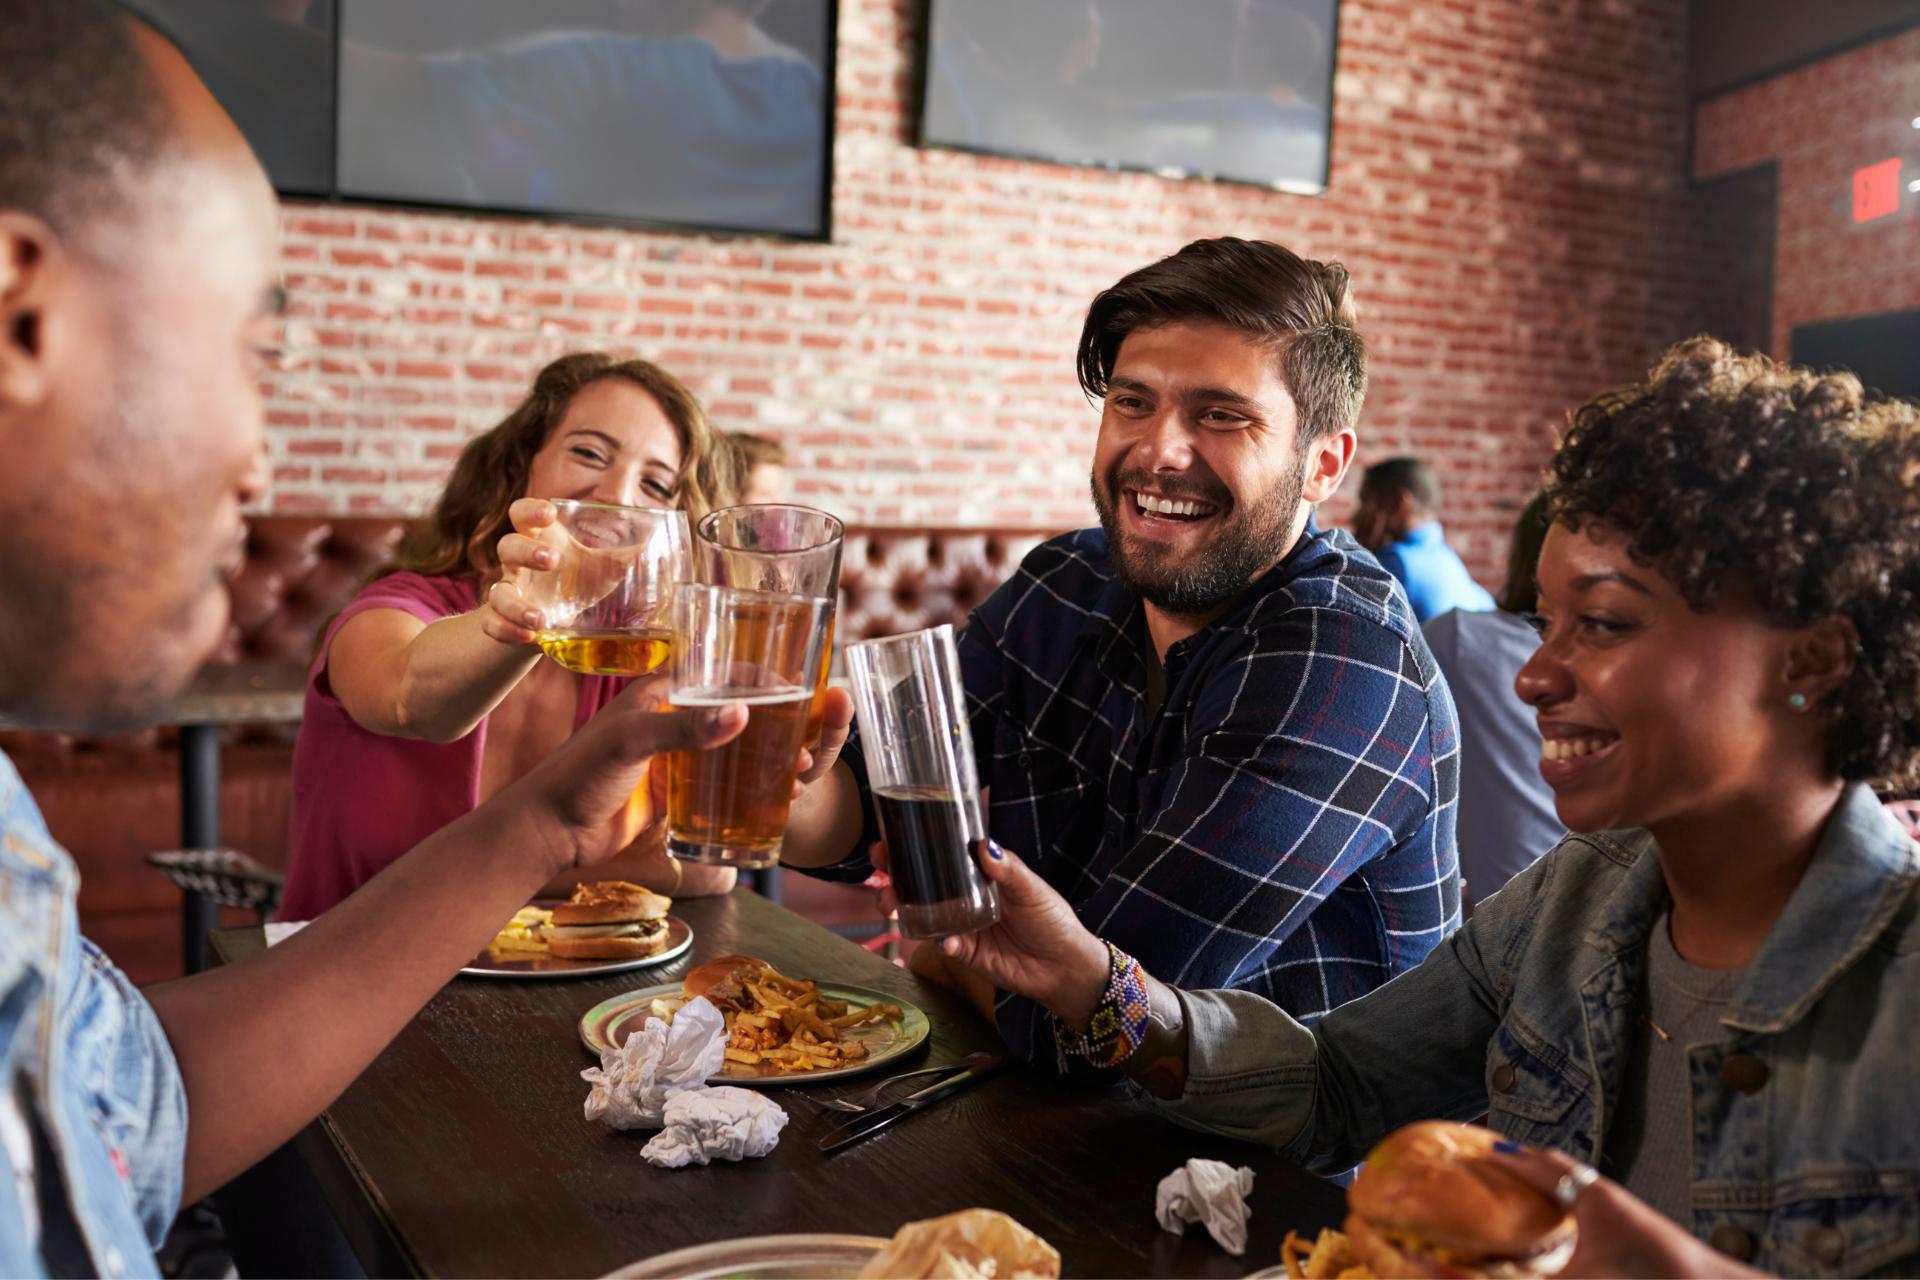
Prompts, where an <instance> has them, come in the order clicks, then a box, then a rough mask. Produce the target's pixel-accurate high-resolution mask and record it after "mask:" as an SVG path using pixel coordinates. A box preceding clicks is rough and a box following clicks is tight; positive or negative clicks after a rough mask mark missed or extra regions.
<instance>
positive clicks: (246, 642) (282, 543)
mask: <svg viewBox="0 0 1920 1280" xmlns="http://www.w3.org/2000/svg"><path fill="white" fill-rule="evenodd" d="M405 528H406V525H405V522H404V521H401V520H397V519H391V518H376V517H359V516H356V517H337V518H327V517H311V516H256V517H254V518H253V519H252V520H251V521H250V523H249V527H248V538H247V557H246V564H245V567H244V568H243V569H242V570H241V572H240V574H239V575H238V577H237V578H236V579H235V580H234V583H233V587H232V594H233V620H232V623H231V625H230V626H229V627H228V630H227V635H226V638H225V640H224V641H223V642H222V644H221V647H220V650H219V653H218V654H217V655H216V659H215V660H216V661H222V662H235V661H244V660H283V661H284V660H294V661H301V660H305V659H306V658H307V657H308V656H309V655H310V653H311V652H312V647H313V642H314V638H315V636H316V635H317V634H318V632H319V630H320V626H321V624H322V623H323V622H324V621H325V620H326V619H327V618H329V617H331V616H332V615H333V614H334V612H335V611H336V610H338V609H339V608H340V607H341V606H342V605H344V604H345V603H346V602H347V600H348V599H350V598H351V597H352V595H353V592H354V590H355V588H356V587H357V586H358V585H359V584H360V583H361V582H362V581H363V580H364V579H365V577H366V575H367V574H368V573H369V572H371V571H372V570H373V569H374V568H375V567H376V566H377V565H379V564H380V563H382V562H383V561H384V560H386V559H387V558H388V556H390V555H391V554H392V551H393V549H394V547H395V546H396V545H397V544H398V542H399V540H400V536H401V534H402V533H403V532H404V531H405ZM1047 536H1049V534H1048V533H1047V532H1043V531H1040V530H1017V531H1011V532H997V531H982V530H956V529H858V528H852V529H849V530H848V532H847V545H846V548H845V552H844V554H843V556H842V565H841V582H840V589H841V600H840V621H839V623H838V625H837V628H836V639H837V640H838V641H840V642H841V643H845V642H846V641H848V640H860V639H867V638H870V637H873V636H882V635H894V634H897V633H899V632H902V631H911V630H915V629H917V628H920V627H928V626H934V625H937V624H938V623H941V622H952V623H955V624H956V625H958V624H960V623H962V622H964V621H965V619H966V616H967V613H968V612H969V611H970V610H972V608H973V607H974V606H975V605H977V604H979V603H980V602H981V601H982V600H984V599H986V597H987V596H988V595H989V594H991V593H992V591H993V589H994V588H995V587H997V586H998V585H999V584H1000V583H1001V582H1002V581H1003V580H1004V579H1005V578H1006V577H1007V576H1008V575H1009V574H1010V573H1011V572H1012V571H1013V569H1014V568H1015V567H1016V566H1017V565H1018V564H1019V563H1020V560H1021V558H1022V557H1024V556H1025V555H1026V553H1027V552H1028V551H1030V550H1032V549H1033V547H1035V546H1036V545H1038V544H1039V543H1040V542H1041V541H1042V540H1043V539H1044V538H1046V537H1047ZM294 733H295V729H294V726H291V725H244V726H237V727H235V728H233V729H230V730H225V731H223V735H222V741H223V743H224V749H223V754H222V756H221V784H220V827H221V836H222V841H223V843H225V844H227V845H228V846H230V847H232V848H236V849H240V850H243V851H245V852H246V853H249V854H251V855H252V856H253V857H255V858H258V859H259V860H260V861H262V862H264V863H266V864H267V865H269V866H274V867H278V866H282V865H284V863H285V861H286V834H287V818H288V810H289V806H290V804H291V798H292V797H291V785H290V781H289V778H290V770H291V767H292V760H293V738H294ZM177 736H178V735H177V734H176V732H175V731H174V730H173V729H171V728H170V727H165V726H163V727H160V728H155V729H147V730H143V731H141V732H138V733H128V734H116V735H112V736H103V737H88V736H83V735H75V734H46V733H28V732H23V731H19V730H0V750H4V751H5V752H6V753H7V754H8V755H9V756H10V757H12V759H13V762H14V765H15V766H16V767H17V768H18V769H19V770H20V774H21V776H22V777H23V778H24V779H25V780H26V784H27V787H28V789H29V790H30V791H31V792H32V793H33V796H34V798H35V800H37V801H38V802H39V805H40V808H41V811H42V812H43V813H44V814H45V815H46V818H47V825H48V826H49V827H50V828H51V830H52V831H53V834H54V837H55V838H56V839H58V840H59V841H60V842H61V843H62V844H63V845H65V846H66V848H67V849H68V850H69V851H70V852H71V853H72V854H73V857H74V860H75V862H76V863H78V865H79V867H80V874H81V889H80V914H81V921H82V928H83V929H84V930H85V931H86V933H87V934H88V936H89V937H91V938H93V940H94V941H95V942H97V943H99V944H100V945H101V946H102V947H104V948H105V949H106V951H107V953H108V954H109V955H111V956H112V957H113V958H114V959H115V960H116V961H117V962H119V963H120V964H121V966H122V967H124V968H125V969H126V970H127V971H128V973H130V974H131V975H132V976H133V978H134V980H135V981H136V982H150V981H156V980H158V979H161V978H165V977H171V976H174V975H175V974H177V973H178V972H179V970H180V940H179V929H180V893H179V891H178V890H177V889H175V888H174V887H173V886H172V885H171V884H169V883H168V882H167V881H166V879H165V878H164V877H162V876H161V875H160V874H159V873H158V872H156V871H154V870H153V869H151V868H150V867H148V866H146V865H145V862H144V859H145V857H146V855H148V854H149V853H153V852H156V851H158V850H163V849H172V848H175V847H177V846H178V844H179V842H180V781H179V753H178V750H177V746H176V742H177ZM791 879H797V877H795V878H790V880H791ZM251 922H252V917H251V916H250V915H247V914H245V913H234V914H232V915H231V917H230V918H229V923H234V924H241V923H251Z"/></svg>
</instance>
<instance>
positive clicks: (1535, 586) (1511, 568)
mask: <svg viewBox="0 0 1920 1280" xmlns="http://www.w3.org/2000/svg"><path fill="white" fill-rule="evenodd" d="M1550 525H1551V522H1550V521H1549V520H1548V519H1547V491H1546V490H1545V489H1542V490H1541V491H1540V492H1539V493H1536V494H1534V495H1533V501H1531V502H1529V503H1527V508H1526V510H1524V511H1522V512H1521V513H1520V519H1519V520H1517V521H1515V522H1514V526H1513V541H1512V542H1511V543H1510V544H1508V546H1507V582H1506V585H1505V586H1503V587H1501V588H1500V598H1499V599H1498V600H1496V601H1495V602H1494V603H1496V604H1498V605H1499V606H1500V607H1501V608H1502V609H1505V610H1506V611H1507V612H1508V613H1532V612H1533V610H1534V606H1535V605H1536V604H1537V603H1538V601H1539V597H1540V578H1539V573H1540V548H1541V546H1542V544H1544V543H1545V542H1546V540H1547V529H1548V528H1549V527H1550Z"/></svg>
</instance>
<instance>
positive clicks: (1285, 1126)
mask: <svg viewBox="0 0 1920 1280" xmlns="http://www.w3.org/2000/svg"><path fill="white" fill-rule="evenodd" d="M1544 863H1545V860H1543V862H1542V863H1536V864H1535V865H1534V867H1532V868H1531V869H1529V870H1528V871H1526V872H1523V873H1522V874H1521V876H1519V877H1517V878H1516V879H1515V880H1514V881H1512V882H1510V883H1509V884H1508V885H1507V886H1506V888H1504V889H1502V890H1501V891H1500V892H1499V893H1497V894H1494V895H1493V896H1492V897H1490V898H1488V899H1487V900H1486V901H1485V902H1483V903H1481V904H1480V906H1479V907H1478V908H1476V909H1475V911H1474V914H1473V918H1472V919H1471V920H1469V921H1468V922H1467V923H1466V925H1465V926H1464V927H1462V928H1461V929H1459V930H1457V931H1456V932H1455V933H1454V934H1453V935H1452V936H1451V937H1450V938H1448V939H1447V940H1446V941H1445V942H1443V943H1441V944H1440V946H1439V947H1438V948H1437V949H1435V950H1434V952H1433V953H1432V954H1431V955H1430V956H1428V957H1427V959H1426V960H1425V961H1424V962H1422V963H1421V964H1420V965H1419V966H1417V967H1416V968H1414V969H1411V970H1409V971H1408V972H1406V973H1403V974H1401V975H1400V976H1399V977H1397V978H1395V979H1394V980H1393V981H1391V982H1389V983H1387V984H1386V985H1385V986H1383V987H1381V988H1380V989H1379V990H1377V991H1374V992H1372V993H1370V994H1368V995H1365V996H1362V997H1361V998H1360V999H1358V1000H1355V1001H1353V1002H1351V1003H1349V1004H1346V1005H1343V1006H1341V1007H1340V1008H1338V1009H1336V1010H1334V1011H1333V1012H1332V1013H1330V1014H1328V1015H1327V1016H1326V1017H1325V1018H1323V1019H1321V1020H1320V1022H1319V1023H1318V1025H1316V1026H1315V1027H1314V1028H1313V1029H1311V1030H1309V1029H1308V1028H1306V1027H1305V1026H1303V1025H1301V1024H1300V1023H1299V1022H1297V1021H1295V1020H1294V1019H1293V1018H1291V1017H1289V1016H1288V1015H1287V1014H1286V1013H1284V1012H1282V1011H1281V1010H1280V1009H1279V1007H1278V1006H1276V1005H1273V1004H1270V1003H1269V1002H1267V1001H1265V1000H1263V999H1261V998H1260V997H1258V996H1255V995H1253V994H1251V993H1248V992H1243V991H1184V992H1181V993H1180V1003H1181V1007H1182V1008H1183V1009H1184V1010H1185V1013H1186V1018H1187V1025H1188V1029H1189V1031H1188V1034H1189V1049H1188V1056H1187V1063H1188V1072H1187V1084H1186V1089H1185V1091H1184V1092H1183V1093H1182V1094H1181V1096H1180V1097H1179V1098H1176V1099H1173V1100H1171V1101H1163V1102H1161V1104H1160V1105H1161V1107H1162V1108H1163V1109H1164V1110H1165V1111H1166V1113H1167V1114H1168V1115H1169V1116H1170V1117H1172V1118H1173V1119H1175V1120H1178V1121H1179V1122H1181V1123H1182V1124H1186V1125H1190V1126H1192V1127H1194V1128H1199V1129H1206V1130H1209V1131H1212V1132H1215V1133H1222V1134H1226V1135H1227V1136H1229V1137H1235V1138H1242V1139H1246V1140H1249V1141H1254V1142H1259V1143H1263V1144H1264V1145H1267V1146H1270V1147H1274V1148H1276V1149H1278V1150H1279V1151H1280V1153H1281V1154H1282V1155H1284V1156H1285V1157H1287V1158H1288V1159H1290V1160H1294V1161H1297V1162H1298V1163H1300V1164H1302V1165H1305V1166H1306V1167H1307V1168H1309V1169H1312V1170H1314V1171H1315V1172H1318V1173H1324V1174H1332V1173H1338V1172H1340V1171H1342V1170H1345V1169H1350V1168H1352V1167H1353V1166H1354V1165H1355V1164H1357V1163H1359V1161H1360V1160H1361V1158H1362V1157H1364V1156H1365V1155H1366V1153H1367V1151H1368V1149H1369V1148H1371V1147H1372V1146H1373V1144H1374V1143H1376V1142H1378V1141H1379V1140H1380V1139H1381V1138H1382V1137H1384V1136H1385V1135H1386V1134H1388V1133H1390V1132H1392V1131H1393V1130H1394V1129H1397V1128H1399V1127H1400V1126H1401V1125H1404V1124H1409V1123H1411V1122H1413V1121H1415V1120H1424V1119H1432V1118H1436V1117H1439V1118H1447V1119H1454V1120H1470V1119H1472V1118H1474V1117H1475V1116H1478V1115H1481V1114H1482V1113H1484V1112H1485V1111H1486V1109H1487V1089H1486V1076H1485V1073H1486V1061H1487V1045H1488V1043H1489V1042H1490V1041H1491V1040H1492V1039H1493V1036H1494V1032H1495V1030H1496V1028H1497V1027H1498V1026H1499V1023H1500V1019H1501V1017H1502V1016H1503V1014H1504V1011H1505V1010H1506V1008H1507V1006H1508V1005H1509V1004H1510V1003H1511V1000H1512V992H1513V973H1512V970H1511V967H1510V965H1509V958H1510V957H1512V956H1514V955H1517V954H1518V953H1519V951H1520V950H1521V949H1522V948H1523V947H1524V944H1525V935H1526V933H1527V931H1528V928H1529V925H1530V923H1531V920H1532V917H1533V911H1534V908H1535V906H1536V904H1537V902H1538V900H1539V897H1540V893H1541V888H1542V884H1543V881H1544V879H1545V877H1546V875H1547V874H1548V873H1549V868H1548V867H1547V866H1546V865H1544Z"/></svg>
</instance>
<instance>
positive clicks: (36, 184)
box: [0, 0, 173, 238]
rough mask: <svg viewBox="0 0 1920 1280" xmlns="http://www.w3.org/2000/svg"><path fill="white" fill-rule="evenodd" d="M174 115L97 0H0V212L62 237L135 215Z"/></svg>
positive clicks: (118, 19)
mask: <svg viewBox="0 0 1920 1280" xmlns="http://www.w3.org/2000/svg"><path fill="white" fill-rule="evenodd" d="M172 122H173V109H172V107H171V106H170V105H169V104H168V102H167V101H166V98H165V95H164V94H163V93H162V91H161V88H160V83H159V81H158V79H157V78H156V77H155V76H154V74H153V71H152V69H151V68H150V67H149V66H148V65H147V60H146V57H145V56H144V55H143V54H142V53H141V52H140V49H139V46H138V45H136V44H135V43H134V40H133V28H132V20H131V19H129V18H127V17H126V16H125V15H124V14H122V13H121V12H120V11H119V10H118V9H116V8H114V7H113V6H111V5H108V4H105V3H101V0H0V208H3V209H17V210H21V211H23V212H26V213H31V214H33V215H34V216H35V217H37V218H40V219H41V220H43V221H44V222H46V223H47V225H48V226H50V227H52V228H53V229H54V231H55V232H56V233H57V234H59V235H60V236H62V237H67V238H72V237H76V236H78V235H80V233H81V232H82V231H83V230H84V229H85V228H86V226H87V224H88V223H89V222H90V221H91V220H93V219H95V218H97V217H99V216H100V215H102V214H104V213H109V212H117V211H119V210H121V209H124V208H127V207H130V205H131V200H130V197H129V189H130V187H131V185H132V181H133V179H134V177H135V176H137V175H138V174H140V173H142V172H144V171H145V170H147V169H148V168H150V167H151V166H152V165H153V163H154V162H155V161H156V160H157V159H158V158H159V156H160V155H161V154H162V153H163V152H164V150H165V148H166V146H167V144H168V142H169V140H170V139H171V138H172V136H173V123H172Z"/></svg>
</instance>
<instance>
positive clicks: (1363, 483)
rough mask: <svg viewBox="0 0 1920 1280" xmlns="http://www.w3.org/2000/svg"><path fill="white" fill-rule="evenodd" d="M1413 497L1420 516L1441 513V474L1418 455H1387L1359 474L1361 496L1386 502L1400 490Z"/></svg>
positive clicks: (1362, 499)
mask: <svg viewBox="0 0 1920 1280" xmlns="http://www.w3.org/2000/svg"><path fill="white" fill-rule="evenodd" d="M1403 493H1405V494H1409V495H1411V496H1412V498H1413V506H1414V511H1415V512H1416V513H1417V514H1419V515H1423V516H1436V517H1437V516H1438V515H1439V514H1440V477H1439V475H1438V474H1436V473H1435V472H1434V469H1433V468H1432V467H1430V466H1428V465H1427V464H1426V463H1424V462H1422V461H1420V459H1418V458H1388V459H1387V460H1386V461H1385V462H1376V463H1374V464H1373V465H1372V466H1370V467H1368V468H1367V470H1366V474H1364V475H1363V476H1361V477H1360V498H1361V501H1363V502H1364V501H1366V500H1367V499H1369V498H1372V499H1374V500H1375V501H1377V502H1381V503H1385V502H1388V501H1390V500H1391V499H1393V498H1395V497H1397V496H1398V495H1400V494H1403Z"/></svg>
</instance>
